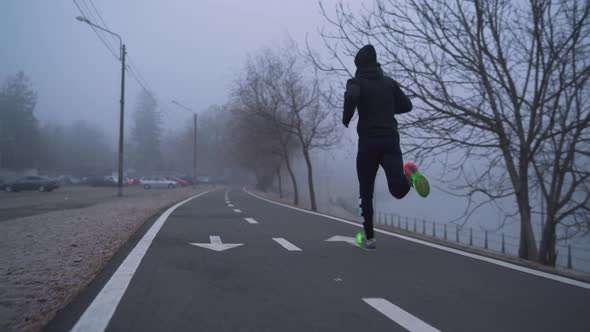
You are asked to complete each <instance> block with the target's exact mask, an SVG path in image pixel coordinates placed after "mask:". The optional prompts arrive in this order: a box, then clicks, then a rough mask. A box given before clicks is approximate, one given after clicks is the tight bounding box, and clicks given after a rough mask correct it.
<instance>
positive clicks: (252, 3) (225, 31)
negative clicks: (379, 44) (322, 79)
mask: <svg viewBox="0 0 590 332" xmlns="http://www.w3.org/2000/svg"><path fill="white" fill-rule="evenodd" d="M79 2H80V1H79ZM335 2H336V0H331V1H324V3H325V4H326V7H327V8H328V9H330V8H332V7H333V6H332V4H334V3H335ZM350 2H351V3H352V5H354V6H360V5H362V4H363V3H364V4H371V3H372V0H367V1H363V2H361V1H350ZM94 3H95V5H96V6H97V7H98V9H99V10H100V12H101V14H102V16H103V17H104V19H105V20H106V22H107V24H108V26H109V28H110V29H111V30H113V31H115V32H117V33H118V34H120V35H121V36H122V37H123V39H124V42H125V44H126V45H127V48H128V54H129V58H130V59H131V61H132V63H134V64H135V65H136V66H137V68H139V70H140V72H141V74H142V75H143V77H144V78H145V80H146V81H147V83H148V84H149V88H151V91H152V92H153V93H155V95H156V96H157V97H158V101H159V106H160V107H161V109H163V110H164V111H165V113H164V118H165V126H166V128H167V130H174V129H175V128H178V127H179V126H183V125H185V123H186V122H187V121H190V115H189V114H186V113H184V112H183V111H180V110H178V109H176V108H175V106H174V105H172V104H171V103H170V101H171V100H172V99H176V100H178V101H180V102H182V103H183V104H185V105H187V106H189V107H191V108H193V109H194V110H196V111H202V110H205V109H206V108H207V107H209V106H210V105H212V104H222V103H224V102H225V101H226V100H227V96H228V91H229V89H230V86H231V83H232V81H233V80H234V74H235V73H236V72H237V71H238V70H239V69H240V68H241V67H242V65H243V63H244V61H245V59H246V55H247V54H248V53H252V52H256V51H257V50H259V49H260V48H262V47H265V46H273V45H277V44H281V43H282V42H283V41H284V40H285V38H286V37H287V36H288V35H290V36H291V37H292V38H293V39H294V40H295V41H296V42H298V43H300V44H301V43H303V42H304V41H305V36H306V34H308V33H309V34H310V37H311V39H312V42H313V41H314V40H315V41H317V38H318V36H317V33H316V31H317V29H318V28H319V27H321V26H322V25H323V24H324V23H323V19H322V17H321V15H320V14H319V7H318V3H317V1H316V0H293V1H279V0H247V1H246V0H199V1H195V0H171V1H155V0H152V1H145V0H126V1H121V0H94ZM79 15H80V13H79V12H78V10H77V8H76V6H75V5H74V3H73V1H72V0H55V1H48V0H2V1H0V40H2V43H0V79H4V78H5V77H6V75H9V74H14V73H15V72H16V71H18V70H23V71H25V73H26V74H27V75H28V76H29V77H30V78H31V80H32V82H33V84H34V89H35V90H36V91H37V93H38V97H39V99H38V104H37V108H36V115H37V118H38V119H40V121H41V122H42V123H43V122H46V121H52V122H55V123H61V124H68V123H73V122H75V121H77V120H86V121H88V122H90V123H93V124H98V125H99V126H100V127H101V128H103V129H104V130H105V132H106V133H107V134H108V135H109V139H111V143H113V144H114V142H115V141H116V139H117V135H116V132H117V128H118V121H119V120H118V112H119V104H118V102H119V89H120V85H119V84H120V63H119V62H118V60H117V59H115V58H114V57H113V56H112V55H111V54H110V53H109V51H108V50H107V49H106V48H105V46H104V45H103V44H102V43H101V42H100V41H99V39H98V38H97V37H96V35H95V34H94V32H93V31H92V29H91V28H90V27H89V26H88V25H86V24H83V23H81V22H78V21H77V20H76V19H75V17H76V16H79ZM108 41H109V42H110V43H111V45H112V46H113V47H115V48H117V47H118V44H117V43H116V42H115V41H114V40H112V39H109V40H108ZM318 50H320V51H321V48H318ZM349 60H350V65H351V66H352V65H353V59H352V58H351V59H349ZM126 89H127V91H126V99H127V102H126V111H127V115H126V121H127V124H128V125H129V123H130V119H131V116H130V115H131V112H132V111H133V109H134V105H135V101H136V97H137V95H138V92H139V91H140V86H139V85H138V84H137V83H136V82H135V81H134V80H133V79H132V78H131V77H128V78H127V84H126ZM402 121H403V120H402ZM351 128H354V124H353V125H351ZM346 136H348V137H352V138H353V140H352V141H351V142H354V140H355V139H356V133H355V131H354V130H353V129H349V130H347V131H346ZM128 137H129V136H127V138H128ZM355 152H356V146H355V144H354V143H353V144H351V145H350V146H348V147H347V148H346V149H342V150H340V151H339V152H336V153H335V154H336V155H338V154H340V157H337V159H338V158H341V159H342V158H344V156H346V157H347V158H348V159H347V160H346V162H344V163H341V162H337V161H334V160H335V159H331V160H332V161H331V162H328V163H326V162H325V161H322V160H318V164H320V165H324V166H323V168H325V169H324V172H325V171H326V170H327V169H330V168H331V167H334V165H338V167H337V168H338V169H337V170H333V171H332V170H331V171H329V172H327V173H330V174H337V175H338V176H335V177H334V180H333V182H332V184H333V185H335V184H337V183H340V184H341V186H340V188H350V189H351V190H353V191H354V192H353V193H352V195H353V196H354V195H355V194H356V190H357V189H356V188H357V187H358V184H357V180H356V173H355V170H354V161H353V160H354V157H353V155H354V153H355ZM351 156H352V157H351ZM431 166H432V165H431ZM320 168H322V166H320ZM427 169H428V168H427ZM430 169H436V165H434V166H433V167H431V168H430ZM321 173H322V172H321V170H320V172H318V173H317V174H321ZM321 181H322V180H321V179H319V178H318V183H319V184H320V185H321V184H322V182H321ZM435 184H436V183H435ZM377 190H378V197H381V199H383V197H385V196H388V195H387V192H386V187H385V181H384V177H383V175H382V171H380V175H379V178H378V185H377ZM345 194H348V193H345ZM416 196H417V195H410V196H409V197H408V198H407V199H405V200H403V202H401V201H396V200H393V199H391V200H389V199H387V201H390V202H391V206H390V207H391V209H392V210H395V211H399V213H401V214H403V215H414V216H417V217H419V218H428V219H430V220H433V219H434V220H438V221H441V222H445V221H448V220H449V219H452V218H455V217H457V216H458V215H460V214H461V213H462V209H463V207H464V200H462V199H458V198H452V197H451V196H449V195H446V194H444V193H443V192H441V191H439V190H437V189H436V188H433V193H432V195H431V197H430V198H429V201H428V202H425V201H423V200H422V199H421V198H418V197H416ZM378 205H380V206H383V203H381V202H380V203H378ZM478 217H479V218H476V220H475V223H476V224H486V225H487V226H488V227H490V226H491V227H493V226H494V225H497V222H498V216H497V215H496V211H495V210H494V208H492V207H490V208H488V209H484V210H483V211H482V212H481V213H479V214H478ZM480 218H481V219H480Z"/></svg>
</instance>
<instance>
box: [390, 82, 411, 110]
mask: <svg viewBox="0 0 590 332" xmlns="http://www.w3.org/2000/svg"><path fill="white" fill-rule="evenodd" d="M393 83H394V84H393V96H394V100H395V114H403V113H408V112H410V111H411V110H412V102H411V101H410V98H408V96H406V94H405V93H404V92H403V91H402V89H401V87H400V86H399V83H398V82H396V81H393Z"/></svg>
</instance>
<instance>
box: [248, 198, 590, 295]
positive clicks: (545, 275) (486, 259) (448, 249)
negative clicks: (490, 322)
mask: <svg viewBox="0 0 590 332" xmlns="http://www.w3.org/2000/svg"><path fill="white" fill-rule="evenodd" d="M243 190H244V192H246V193H248V194H250V195H252V196H254V197H256V198H258V199H261V200H263V201H266V202H269V203H272V204H275V205H280V206H283V207H286V208H289V209H293V210H297V211H300V212H304V213H309V214H313V215H316V216H320V217H324V218H327V219H332V220H336V221H339V222H342V223H345V224H349V225H352V226H355V227H361V228H362V227H363V225H361V224H359V223H356V222H353V221H350V220H345V219H341V218H338V217H333V216H329V215H325V214H321V213H318V212H314V211H308V210H305V209H301V208H298V207H294V206H290V205H287V204H283V203H278V202H275V201H273V200H270V199H267V198H265V197H262V196H259V195H257V194H255V193H252V192H249V191H248V190H246V188H244V189H243ZM375 232H377V233H381V234H386V235H389V236H393V237H396V238H398V239H402V240H406V241H410V242H414V243H418V244H422V245H425V246H427V247H431V248H434V249H439V250H442V251H446V252H450V253H453V254H457V255H461V256H465V257H469V258H473V259H477V260H480V261H484V262H487V263H490V264H495V265H499V266H502V267H505V268H508V269H512V270H515V271H519V272H524V273H528V274H532V275H535V276H538V277H541V278H545V279H550V280H554V281H557V282H561V283H564V284H568V285H572V286H577V287H581V288H585V289H590V283H586V282H582V281H578V280H574V279H570V278H567V277H562V276H559V275H556V274H551V273H547V272H543V271H539V270H535V269H531V268H528V267H524V266H520V265H516V264H512V263H509V262H505V261H501V260H499V259H495V258H490V257H485V256H481V255H478V254H473V253H470V252H466V251H462V250H459V249H455V248H451V247H446V246H443V245H440V244H436V243H432V242H428V241H424V240H419V239H415V238H413V237H410V236H405V235H401V234H397V233H393V232H388V231H384V230H382V229H378V228H375Z"/></svg>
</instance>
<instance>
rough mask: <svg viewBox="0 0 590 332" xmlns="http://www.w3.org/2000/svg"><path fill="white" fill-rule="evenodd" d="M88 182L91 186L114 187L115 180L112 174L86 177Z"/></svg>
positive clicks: (115, 184)
mask: <svg viewBox="0 0 590 332" xmlns="http://www.w3.org/2000/svg"><path fill="white" fill-rule="evenodd" d="M88 184H89V185H91V186H93V187H116V186H117V181H115V177H113V176H110V175H109V176H94V177H91V178H89V179H88Z"/></svg>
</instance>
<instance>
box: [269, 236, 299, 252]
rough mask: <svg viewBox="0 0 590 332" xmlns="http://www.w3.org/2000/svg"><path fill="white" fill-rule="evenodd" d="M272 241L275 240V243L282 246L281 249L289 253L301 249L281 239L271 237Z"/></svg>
mask: <svg viewBox="0 0 590 332" xmlns="http://www.w3.org/2000/svg"><path fill="white" fill-rule="evenodd" d="M272 239H273V240H275V242H276V243H278V244H280V245H281V246H283V248H285V249H287V250H289V251H301V249H300V248H299V247H297V246H296V245H294V244H293V243H291V242H289V241H287V240H285V239H283V238H282V237H273V238H272Z"/></svg>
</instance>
